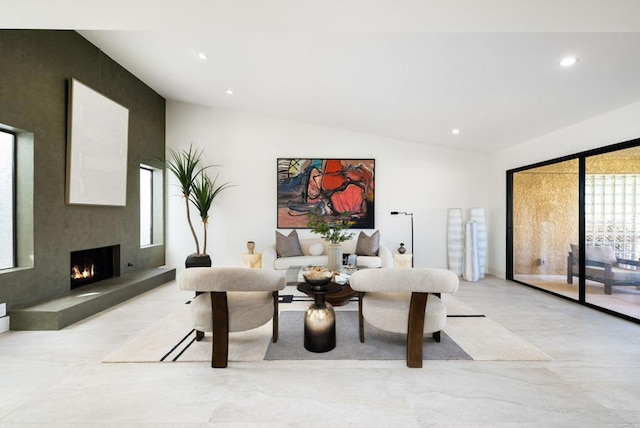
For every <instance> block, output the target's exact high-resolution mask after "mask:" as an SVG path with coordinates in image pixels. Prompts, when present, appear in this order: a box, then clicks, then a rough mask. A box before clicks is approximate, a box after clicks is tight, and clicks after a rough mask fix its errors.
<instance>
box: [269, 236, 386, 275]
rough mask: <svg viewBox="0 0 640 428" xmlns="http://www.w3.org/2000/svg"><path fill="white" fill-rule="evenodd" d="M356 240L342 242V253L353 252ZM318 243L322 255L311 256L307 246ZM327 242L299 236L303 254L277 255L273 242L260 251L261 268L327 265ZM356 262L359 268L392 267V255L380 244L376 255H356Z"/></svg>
mask: <svg viewBox="0 0 640 428" xmlns="http://www.w3.org/2000/svg"><path fill="white" fill-rule="evenodd" d="M357 242H358V240H357V238H356V239H351V240H348V241H345V242H343V243H342V253H343V254H355V252H356V244H357ZM317 243H320V244H322V246H323V247H324V251H323V252H322V255H319V256H312V255H310V254H309V247H310V246H311V245H313V244H317ZM327 245H328V244H327V242H325V241H324V240H322V239H321V238H301V239H300V247H301V248H302V253H303V254H304V256H296V257H278V255H277V253H276V245H275V244H273V245H271V246H269V247H267V248H265V249H264V251H263V252H262V269H276V270H286V269H289V268H290V267H291V266H309V265H311V266H327V261H328V256H327ZM356 264H357V266H358V267H359V268H392V267H393V255H392V254H391V251H390V250H389V249H388V248H387V247H385V246H384V245H382V244H380V249H379V250H378V255H377V256H357V258H356Z"/></svg>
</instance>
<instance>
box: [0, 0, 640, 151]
mask: <svg viewBox="0 0 640 428" xmlns="http://www.w3.org/2000/svg"><path fill="white" fill-rule="evenodd" d="M4 3H8V2H6V1H5V2H4ZM11 3H13V4H12V5H11V8H12V13H11V14H5V13H3V14H1V15H2V16H0V27H1V28H60V29H75V30H78V31H79V32H80V34H82V35H83V36H84V37H86V38H87V39H88V40H89V41H91V42H92V43H94V44H95V45H96V46H98V47H99V48H100V49H102V50H103V51H104V52H105V53H106V54H108V55H109V56H111V57H112V58H113V59H114V60H116V61H118V62H119V63H120V64H122V65H123V66H124V67H125V68H127V69H128V70H130V71H131V72H132V73H133V74H135V75H136V76H137V77H138V78H140V79H141V80H143V81H144V82H146V83H147V84H148V85H149V86H151V87H152V88H153V89H155V90H156V91H157V92H158V93H159V94H161V95H162V96H164V97H165V98H167V99H170V100H175V101H180V102H186V103H193V104H198V105H202V106H209V107H216V108H225V109H233V110H239V111H244V112H249V113H255V114H260V115H266V116H271V117H276V118H282V119H287V120H295V121H300V122H305V123H311V124H317V125H320V126H327V127H334V128H340V129H344V130H350V131H355V132H362V133H368V134H373V135H379V136H384V137H390V138H396V139H402V140H406V141H413V142H417V143H424V144H431V145H437V146H444V147H450V148H459V149H464V150H470V151H475V152H481V153H492V152H495V151H497V150H500V149H502V148H506V147H509V146H512V145H515V144H518V143H521V142H523V141H526V140H528V139H531V138H534V137H537V136H540V135H544V134H546V133H549V132H552V131H554V130H557V129H560V128H564V127H566V126H569V125H572V124H574V123H577V122H580V121H582V120H586V119H589V118H591V117H594V116H597V115H600V114H603V113H606V112H608V111H611V110H615V109H617V108H621V107H623V106H626V105H628V104H631V103H634V102H637V101H640V33H639V32H638V30H640V2H637V1H632V0H609V1H595V0H581V1H575V0H556V1H544V0H543V1H524V0H492V1H480V0H451V1H448V2H445V1H435V0H424V1H417V0H413V1H411V0H398V1H394V2H384V1H382V0H371V1H364V0H360V1H358V0H351V1H349V0H344V1H340V2H339V1H333V0H328V1H324V2H318V1H303V0H301V1H297V2H294V1H285V0H273V1H259V0H245V1H243V0H236V1H231V0H227V1H208V2H203V1H198V0H184V1H180V2H176V1H152V0H137V1H135V2H126V1H124V0H113V1H110V2H95V4H92V3H94V2H89V1H85V2H76V1H73V0H59V1H57V2H56V5H55V6H53V5H52V3H51V2H48V1H45V0H37V1H36V0H22V1H12V2H11ZM5 9H7V8H6V7H5ZM205 56H206V59H204V58H203V57H205ZM565 56H575V57H577V58H578V62H577V64H575V65H574V66H572V67H566V68H565V67H561V66H560V65H559V62H560V60H561V59H562V58H564V57H565ZM228 91H233V95H230V94H228V93H227V92H228ZM453 129H458V130H459V131H460V132H459V134H453V133H452V130H453Z"/></svg>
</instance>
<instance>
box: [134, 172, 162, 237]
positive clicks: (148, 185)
mask: <svg viewBox="0 0 640 428" xmlns="http://www.w3.org/2000/svg"><path fill="white" fill-rule="evenodd" d="M162 192H163V189H162V170H160V169H157V168H153V167H150V166H147V165H140V246H141V247H147V246H150V245H155V244H161V243H162V223H163V218H162V214H163V213H162Z"/></svg>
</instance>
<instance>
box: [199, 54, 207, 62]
mask: <svg viewBox="0 0 640 428" xmlns="http://www.w3.org/2000/svg"><path fill="white" fill-rule="evenodd" d="M198 58H200V59H201V60H203V61H206V60H207V54H206V53H204V52H200V53H199V54H198Z"/></svg>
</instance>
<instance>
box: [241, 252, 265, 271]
mask: <svg viewBox="0 0 640 428" xmlns="http://www.w3.org/2000/svg"><path fill="white" fill-rule="evenodd" d="M242 266H246V267H248V268H252V269H261V268H262V254H260V253H255V254H243V255H242Z"/></svg>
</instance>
